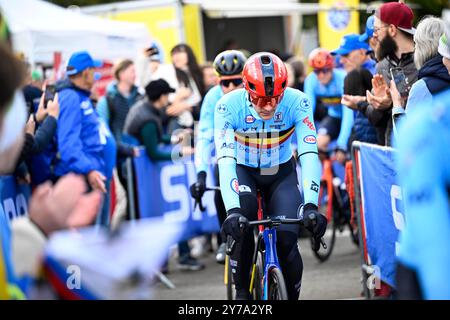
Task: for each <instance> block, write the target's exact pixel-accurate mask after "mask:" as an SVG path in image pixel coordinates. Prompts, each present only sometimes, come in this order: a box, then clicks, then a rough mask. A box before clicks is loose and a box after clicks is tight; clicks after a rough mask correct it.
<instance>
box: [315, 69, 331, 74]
mask: <svg viewBox="0 0 450 320" xmlns="http://www.w3.org/2000/svg"><path fill="white" fill-rule="evenodd" d="M330 71H331V69H328V68H323V69H314V73H315V74H319V73H328V72H330Z"/></svg>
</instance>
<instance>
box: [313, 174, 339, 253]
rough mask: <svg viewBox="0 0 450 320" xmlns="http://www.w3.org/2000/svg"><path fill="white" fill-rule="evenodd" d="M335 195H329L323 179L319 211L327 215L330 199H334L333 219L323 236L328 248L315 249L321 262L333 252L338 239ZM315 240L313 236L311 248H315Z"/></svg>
mask: <svg viewBox="0 0 450 320" xmlns="http://www.w3.org/2000/svg"><path fill="white" fill-rule="evenodd" d="M333 196H334V195H328V188H327V182H326V181H321V183H320V192H319V212H320V213H321V214H323V215H324V216H327V208H328V204H329V201H332V206H331V208H332V214H331V220H330V221H328V225H327V230H326V231H325V234H324V236H323V240H324V242H325V244H326V245H327V248H326V249H324V248H323V247H322V246H321V247H320V248H319V250H318V251H314V250H313V253H314V256H315V257H316V258H317V259H318V260H319V261H321V262H324V261H326V260H327V259H328V258H329V257H330V255H331V253H332V252H333V248H334V242H335V240H336V227H337V226H336V224H335V219H334V218H335V217H334V213H335V208H334V204H335V201H333V200H334V199H333ZM313 245H314V240H313V238H312V237H311V248H313Z"/></svg>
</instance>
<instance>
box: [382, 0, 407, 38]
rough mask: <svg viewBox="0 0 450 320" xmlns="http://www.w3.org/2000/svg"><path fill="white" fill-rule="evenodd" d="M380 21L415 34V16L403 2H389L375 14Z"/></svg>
mask: <svg viewBox="0 0 450 320" xmlns="http://www.w3.org/2000/svg"><path fill="white" fill-rule="evenodd" d="M375 15H376V16H377V18H378V19H380V20H381V21H383V22H384V23H387V24H393V25H394V26H396V27H397V28H399V29H400V30H403V31H405V32H407V33H409V34H414V32H415V31H416V29H414V28H413V24H412V23H413V19H414V14H413V12H412V10H411V8H410V7H408V6H407V5H406V4H404V3H401V2H388V3H385V4H383V5H382V6H381V7H380V8H379V9H378V10H377V12H376V14H375Z"/></svg>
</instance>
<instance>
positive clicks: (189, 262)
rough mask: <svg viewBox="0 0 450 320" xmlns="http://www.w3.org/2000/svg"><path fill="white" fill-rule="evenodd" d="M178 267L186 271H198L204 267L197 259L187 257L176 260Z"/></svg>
mask: <svg viewBox="0 0 450 320" xmlns="http://www.w3.org/2000/svg"><path fill="white" fill-rule="evenodd" d="M178 268H179V269H180V270H186V271H198V270H202V269H204V268H205V265H204V264H202V263H200V262H199V261H198V260H197V259H195V258H192V257H188V258H186V259H183V260H180V261H178Z"/></svg>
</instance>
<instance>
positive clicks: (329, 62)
mask: <svg viewBox="0 0 450 320" xmlns="http://www.w3.org/2000/svg"><path fill="white" fill-rule="evenodd" d="M309 65H310V66H311V67H312V68H313V69H314V72H312V73H310V74H309V75H308V76H307V77H306V79H305V94H306V96H307V97H308V98H309V99H310V100H311V103H312V110H313V113H314V112H315V109H316V106H317V105H318V104H319V103H320V104H321V105H323V106H325V107H327V109H328V114H327V116H326V117H325V118H324V119H323V120H322V121H321V122H320V126H319V129H318V130H317V146H318V148H319V150H320V151H326V150H327V149H328V145H329V143H330V142H331V141H333V140H336V139H337V142H336V143H337V149H338V150H343V151H345V150H347V141H348V138H349V137H350V132H351V130H352V124H353V110H351V109H349V108H346V107H345V106H343V105H342V104H341V98H342V95H343V93H344V78H345V75H346V74H345V72H344V71H343V70H339V69H335V68H334V59H333V56H332V55H331V53H330V52H329V51H328V50H326V49H322V48H317V49H314V50H313V51H312V52H311V53H310V55H309Z"/></svg>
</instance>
